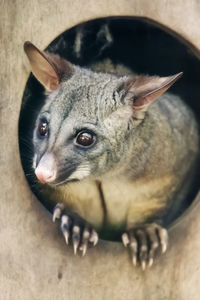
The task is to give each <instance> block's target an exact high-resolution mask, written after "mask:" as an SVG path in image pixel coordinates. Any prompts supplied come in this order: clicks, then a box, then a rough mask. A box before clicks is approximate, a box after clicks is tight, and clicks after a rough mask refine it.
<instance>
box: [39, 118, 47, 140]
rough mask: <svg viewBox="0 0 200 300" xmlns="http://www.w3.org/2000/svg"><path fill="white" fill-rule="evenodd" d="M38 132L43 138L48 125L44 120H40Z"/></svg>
mask: <svg viewBox="0 0 200 300" xmlns="http://www.w3.org/2000/svg"><path fill="white" fill-rule="evenodd" d="M38 132H39V134H40V135H41V136H45V135H47V133H48V123H47V121H46V120H41V121H40V123H39V125H38Z"/></svg>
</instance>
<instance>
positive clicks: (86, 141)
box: [76, 131, 95, 147]
mask: <svg viewBox="0 0 200 300" xmlns="http://www.w3.org/2000/svg"><path fill="white" fill-rule="evenodd" d="M94 141H95V136H94V135H93V134H92V133H91V132H88V131H82V132H80V133H78V135H77V137H76V143H77V144H78V145H81V146H84V147H88V146H91V145H92V144H93V143H94Z"/></svg>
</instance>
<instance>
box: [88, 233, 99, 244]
mask: <svg viewBox="0 0 200 300" xmlns="http://www.w3.org/2000/svg"><path fill="white" fill-rule="evenodd" d="M98 240H99V236H98V233H97V232H96V231H95V230H94V229H92V232H91V235H90V238H89V241H90V243H93V246H96V244H97V243H98Z"/></svg>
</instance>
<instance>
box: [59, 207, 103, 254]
mask: <svg viewBox="0 0 200 300" xmlns="http://www.w3.org/2000/svg"><path fill="white" fill-rule="evenodd" d="M57 219H58V220H60V228H61V231H62V233H63V235H64V238H65V241H66V243H67V245H68V244H69V241H71V242H72V244H73V248H74V254H76V253H77V250H79V251H82V255H83V256H84V255H85V254H86V251H87V248H88V245H93V246H95V245H96V244H97V242H98V234H97V232H96V231H95V230H94V229H93V228H92V227H91V225H89V224H88V223H87V222H86V221H85V220H83V219H82V218H81V217H79V216H78V215H77V214H75V213H72V212H68V211H65V209H64V205H63V204H62V203H58V204H57V205H56V206H55V208H54V210H53V222H55V221H56V220H57Z"/></svg>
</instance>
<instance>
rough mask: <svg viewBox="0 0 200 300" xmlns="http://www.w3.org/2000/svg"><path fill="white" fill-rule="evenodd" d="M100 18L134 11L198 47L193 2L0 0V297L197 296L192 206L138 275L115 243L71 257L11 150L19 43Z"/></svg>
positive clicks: (198, 7)
mask: <svg viewBox="0 0 200 300" xmlns="http://www.w3.org/2000/svg"><path fill="white" fill-rule="evenodd" d="M105 16H142V17H146V18H148V19H152V20H155V21H156V22H159V23H161V24H162V26H167V27H168V28H169V30H173V31H175V32H177V33H178V34H179V35H180V36H182V37H183V38H185V39H186V40H187V42H188V43H190V44H191V45H193V46H194V50H195V51H196V53H197V49H200V30H199V28H200V1H199V0H190V1H186V0H176V1H174V0H162V1H161V0H154V1H153V2H152V1H148V0H119V1H113V0H96V1H93V0H88V1H83V0H73V1H72V0H60V1H53V0H48V1H47V0H42V1H38V0H29V1H25V0H15V1H11V0H7V1H6V0H1V1H0V54H1V55H0V73H1V78H0V114H1V115H0V132H1V134H0V145H1V149H0V151H1V152H0V170H1V172H0V174H1V181H0V185H1V187H0V191H1V209H0V243H1V246H0V266H1V267H0V291H1V293H0V299H2V300H8V299H12V300H15V299H30V300H31V299H37V300H39V299H42V300H44V299H59V300H62V299H68V300H70V299H73V300H74V299H83V300H84V299H96V300H97V299H115V300H118V299H126V300H128V299H136V300H137V299H139V300H140V299H142V300H143V299H144V300H145V299H152V300H161V299H170V300H173V299H193V300H195V299H199V293H200V284H199V278H200V239H199V232H200V219H199V214H200V207H199V204H198V203H197V205H196V206H195V209H193V210H192V211H191V212H190V213H188V214H187V216H186V217H185V219H184V220H183V221H182V222H180V223H178V224H177V225H176V226H175V227H174V228H173V230H172V231H171V247H170V249H169V251H168V252H167V254H166V255H165V256H163V258H162V259H161V260H160V261H159V262H158V263H157V264H156V265H155V266H154V267H153V268H152V269H151V270H147V271H146V272H145V273H144V272H142V271H141V270H139V269H134V268H133V267H132V265H131V263H130V260H129V257H128V254H127V253H126V251H125V250H124V249H123V247H122V246H121V244H117V243H108V242H100V244H99V245H98V246H97V248H96V249H90V251H89V253H88V255H87V256H86V257H85V258H80V257H74V256H73V255H72V250H71V249H68V248H67V247H66V245H65V243H64V240H63V238H62V236H61V234H58V228H56V226H54V225H53V224H52V222H51V220H50V216H49V215H48V213H47V212H46V211H45V210H44V209H43V208H42V206H41V205H40V204H39V202H38V201H37V200H36V199H35V197H34V196H33V195H32V193H31V192H30V190H29V188H28V186H27V183H26V180H25V177H24V174H23V171H22V167H21V163H20V158H19V152H18V118H19V111H20V105H21V99H22V94H23V91H24V87H25V83H26V80H27V78H28V73H29V65H28V63H27V60H26V58H25V55H24V53H23V43H24V41H25V40H31V41H32V42H33V43H35V44H36V45H38V46H40V48H41V49H43V48H45V47H46V46H47V45H48V44H49V43H50V42H51V41H52V40H53V39H54V38H55V37H56V36H58V35H59V34H60V33H62V32H63V31H64V30H66V29H67V28H70V27H72V26H73V25H76V24H78V23H80V22H83V21H86V20H89V19H94V18H97V17H105Z"/></svg>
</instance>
